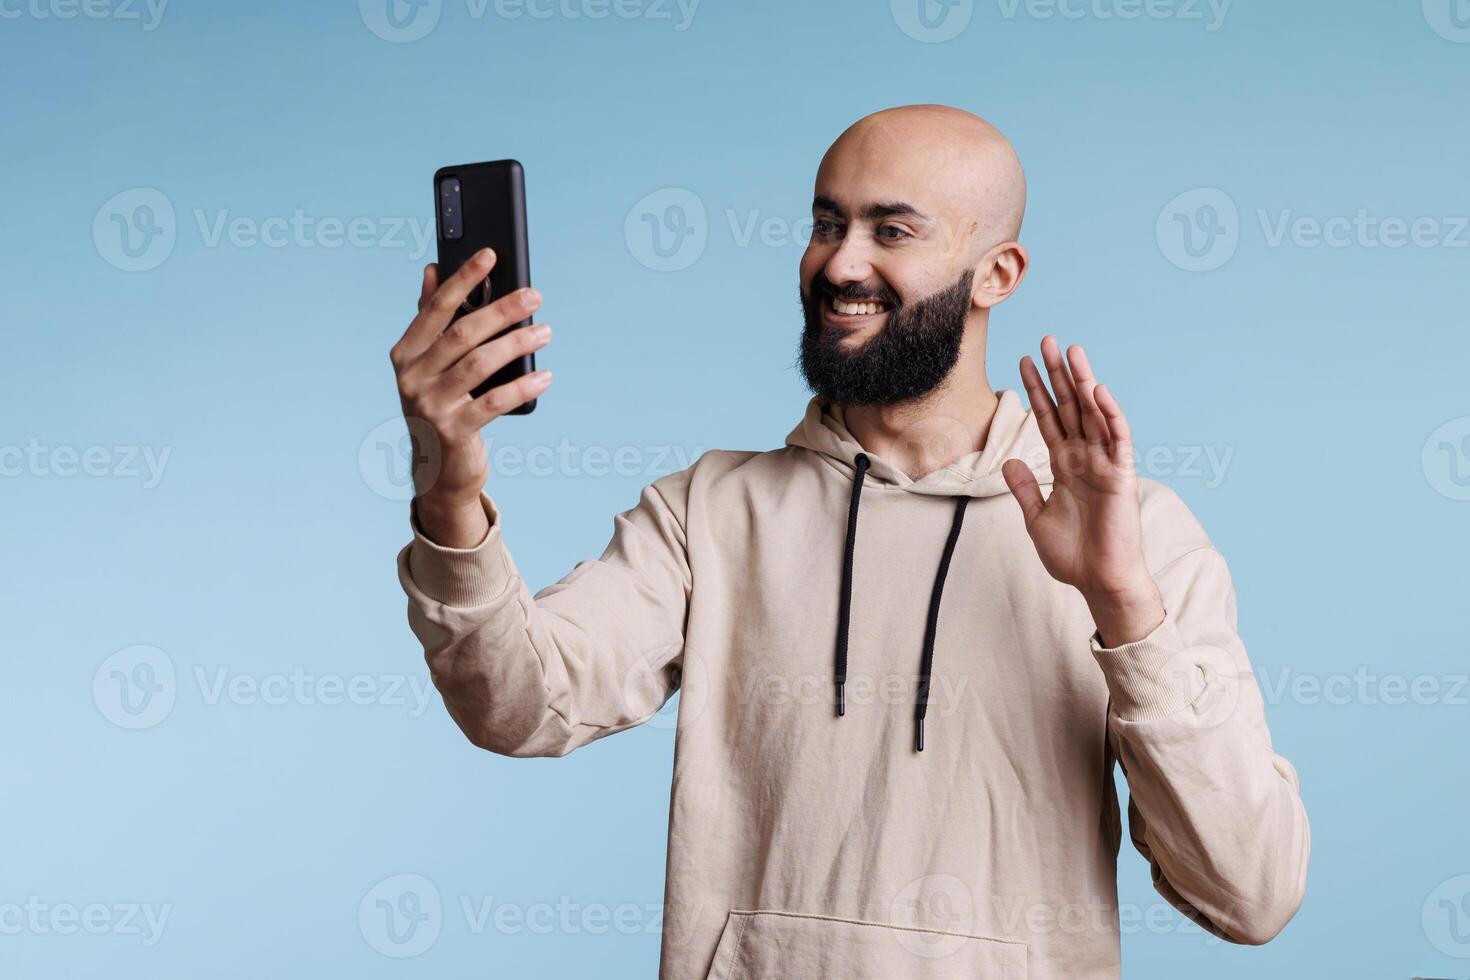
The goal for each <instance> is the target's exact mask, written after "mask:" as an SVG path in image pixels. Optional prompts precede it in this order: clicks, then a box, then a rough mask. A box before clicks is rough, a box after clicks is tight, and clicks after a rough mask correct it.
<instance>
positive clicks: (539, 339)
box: [434, 323, 551, 398]
mask: <svg viewBox="0 0 1470 980" xmlns="http://www.w3.org/2000/svg"><path fill="white" fill-rule="evenodd" d="M550 341H551V328H550V327H548V326H547V325H546V324H544V323H536V324H532V325H531V326H528V327H522V328H520V329H519V330H512V331H511V332H510V333H508V334H506V335H505V336H503V337H496V338H495V339H494V340H492V341H489V342H488V343H484V344H481V345H480V346H478V347H476V348H474V349H473V350H471V351H470V352H469V353H468V354H466V355H465V356H464V357H462V358H460V359H459V361H458V362H457V363H455V364H454V366H453V367H451V368H449V370H447V371H445V372H444V373H443V374H442V375H440V376H439V379H438V380H437V381H435V382H434V386H435V388H436V389H437V391H438V393H439V395H441V396H443V397H446V398H461V397H463V396H464V395H467V394H468V393H469V392H471V391H473V390H474V389H475V388H477V387H479V386H480V384H481V383H482V382H484V380H485V379H486V378H488V377H490V376H491V375H493V374H494V373H495V372H496V371H499V370H500V369H501V368H503V367H505V366H506V365H507V364H509V363H510V362H511V361H514V360H515V359H516V358H519V357H523V356H525V355H526V354H530V353H533V352H535V351H538V350H540V349H541V348H543V347H545V346H546V345H547V344H548V343H549V342H550Z"/></svg>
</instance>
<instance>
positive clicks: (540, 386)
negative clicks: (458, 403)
mask: <svg viewBox="0 0 1470 980" xmlns="http://www.w3.org/2000/svg"><path fill="white" fill-rule="evenodd" d="M550 384H551V372H550V371H532V372H531V373H530V374H523V375H521V376H520V377H519V378H516V379H515V380H514V381H507V382H506V383H505V384H503V385H496V386H495V387H494V388H491V389H490V390H489V391H487V392H485V393H484V394H483V395H481V396H480V397H479V398H476V399H475V400H474V401H472V402H470V403H469V404H468V405H466V406H465V407H464V408H462V409H461V410H460V417H461V418H462V420H463V422H464V424H465V425H467V426H470V427H472V428H474V429H479V428H481V427H483V426H484V425H485V424H486V423H488V422H490V421H491V420H492V419H496V418H499V417H500V416H502V415H504V414H505V413H506V412H509V411H510V410H511V409H513V408H519V407H520V406H522V405H524V404H525V403H526V402H528V401H530V400H531V399H532V398H535V397H537V396H538V395H540V394H541V393H542V392H543V391H545V390H546V389H547V387H548V386H549V385H550Z"/></svg>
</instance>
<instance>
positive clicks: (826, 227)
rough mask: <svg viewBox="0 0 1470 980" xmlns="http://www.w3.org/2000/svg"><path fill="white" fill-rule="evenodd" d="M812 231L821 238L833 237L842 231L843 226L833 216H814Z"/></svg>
mask: <svg viewBox="0 0 1470 980" xmlns="http://www.w3.org/2000/svg"><path fill="white" fill-rule="evenodd" d="M812 233H813V234H814V235H817V236H818V237H820V238H831V237H833V236H834V235H839V234H841V233H842V226H841V225H839V224H838V223H837V222H835V221H833V220H832V219H831V218H813V219H812Z"/></svg>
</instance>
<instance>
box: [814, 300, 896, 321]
mask: <svg viewBox="0 0 1470 980" xmlns="http://www.w3.org/2000/svg"><path fill="white" fill-rule="evenodd" d="M826 307H827V312H828V313H830V314H833V315H834V316H839V317H863V316H875V315H877V314H879V313H887V312H888V304H887V303H885V302H883V301H882V300H863V301H860V302H851V301H848V300H845V299H838V298H837V297H836V296H829V297H827V303H826Z"/></svg>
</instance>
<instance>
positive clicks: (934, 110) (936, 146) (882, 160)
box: [817, 105, 1026, 251]
mask: <svg viewBox="0 0 1470 980" xmlns="http://www.w3.org/2000/svg"><path fill="white" fill-rule="evenodd" d="M858 175H867V178H868V179H867V180H866V181H864V183H865V184H866V185H868V186H875V185H877V184H878V183H880V182H881V183H884V184H886V185H887V186H888V187H889V188H890V189H891V190H890V192H889V193H890V194H892V193H906V194H907V195H908V196H909V197H917V198H922V199H923V200H924V201H925V203H927V204H928V206H929V208H930V210H932V211H935V212H939V213H937V214H935V215H933V217H935V218H936V219H941V220H944V221H946V222H953V224H952V225H951V227H952V230H953V231H954V232H955V233H956V234H957V235H958V236H959V237H960V238H965V237H968V239H969V244H970V245H971V247H972V248H974V249H978V250H979V251H984V250H985V249H988V248H991V247H992V246H994V245H997V244H999V243H1001V242H1007V241H1014V240H1015V239H1016V238H1017V237H1018V236H1019V235H1020V233H1021V219H1022V217H1023V216H1024V214H1025V211H1026V175H1025V174H1024V172H1023V171H1022V170H1021V161H1020V160H1019V159H1018V158H1017V156H1016V151H1015V150H1014V149H1012V148H1011V144H1010V143H1009V142H1008V141H1007V140H1006V138H1005V137H1004V136H1003V135H1001V132H1000V130H998V129H996V128H995V127H994V126H992V125H991V124H990V123H988V122H986V121H985V120H984V119H981V118H980V117H979V116H976V115H974V114H973V113H969V112H965V111H964V110H963V109H955V108H952V107H950V106H943V105H910V106H900V107H898V108H896V109H884V110H882V111H881V112H875V113H873V114H871V115H868V116H864V117H863V118H862V119H859V120H858V121H857V122H855V123H853V124H852V125H851V126H849V127H848V128H847V130H846V131H845V132H844V133H843V134H842V135H841V136H839V137H838V138H837V141H836V142H835V143H833V144H832V146H831V148H830V149H828V150H827V153H826V155H825V156H824V157H823V158H822V164H821V167H820V168H819V169H818V171H817V184H818V196H821V194H822V190H821V188H822V185H823V184H824V183H832V182H839V183H843V184H848V185H851V183H852V182H853V180H854V179H855V178H857V177H858Z"/></svg>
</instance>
